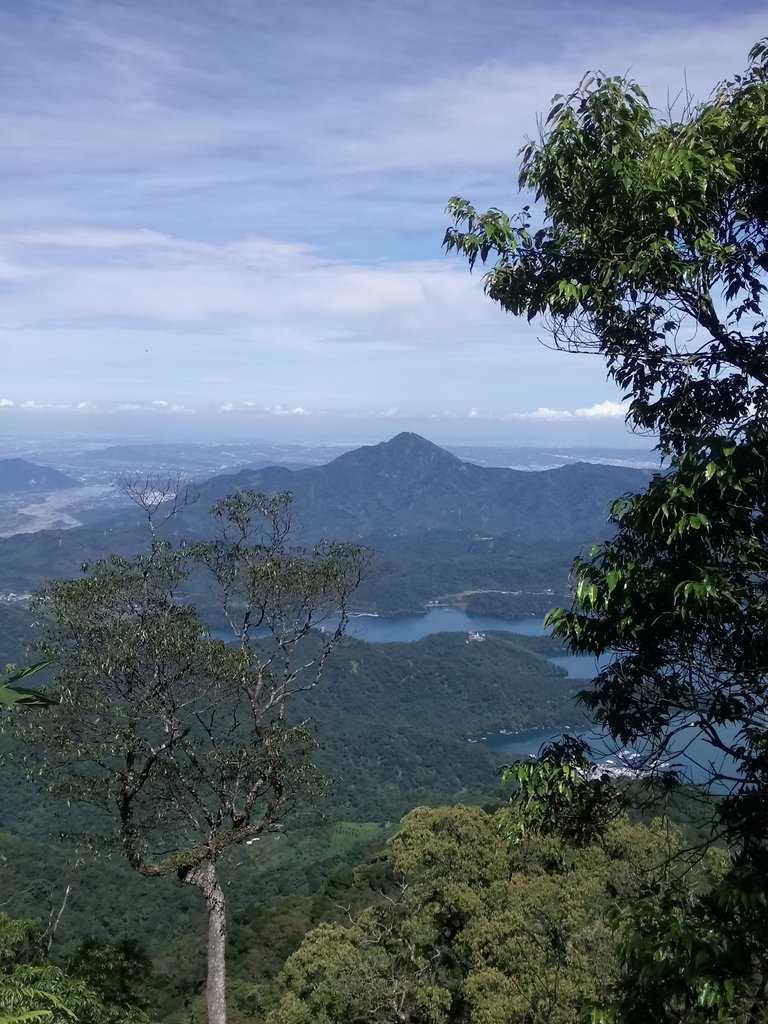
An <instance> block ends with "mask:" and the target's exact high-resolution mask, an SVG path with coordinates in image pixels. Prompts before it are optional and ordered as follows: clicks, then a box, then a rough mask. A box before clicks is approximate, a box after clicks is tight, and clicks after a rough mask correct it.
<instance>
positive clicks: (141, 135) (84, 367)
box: [0, 0, 764, 424]
mask: <svg viewBox="0 0 768 1024" xmlns="http://www.w3.org/2000/svg"><path fill="white" fill-rule="evenodd" d="M572 15H573V10H572V8H571V7H570V6H569V5H568V4H567V3H566V2H565V0H557V2H556V0H544V2H543V3H541V4H538V5H535V6H534V5H531V4H528V3H523V2H522V0H520V2H513V3H510V4H507V5H499V4H498V3H492V2H491V0H475V2H473V3H471V4H470V2H469V0H449V2H448V3H445V2H443V3H438V2H437V0H423V2H421V3H419V4H415V5H414V4H412V3H409V2H407V0H393V2H392V3H391V4H387V5H380V4H373V3H369V2H367V0H366V2H363V3H359V2H353V0H339V2H338V3H334V4H333V5H331V7H330V8H328V9H325V8H321V7H318V5H316V4H314V3H311V2H310V0H297V2H296V3H294V4H291V5H261V4H255V5H254V4H250V3H244V2H242V0H220V2H218V3H216V4H214V3H213V0H199V2H198V3H195V4H192V5H190V4H189V3H186V4H183V5H182V4H181V2H180V0H168V2H167V3H163V4H153V3H150V0H135V2H133V3H131V4H124V3H121V2H119V0H28V2H27V3H25V4H24V5H12V4H7V5H4V6H3V9H2V10H1V11H0V29H2V31H0V59H2V62H3V67H4V70H5V73H6V75H7V76H8V80H9V81H11V82H13V86H14V87H13V89H12V90H6V91H5V92H4V94H3V96H2V97H0V130H1V131H2V133H3V138H4V140H5V143H6V145H5V151H4V160H3V167H2V169H0V178H2V181H1V182H0V184H1V185H2V190H3V195H4V199H5V200H6V202H5V203H4V206H3V210H2V211H1V212H0V287H1V288H2V292H3V303H2V307H0V344H2V346H3V365H4V381H3V391H4V394H5V396H6V397H5V398H4V399H3V400H2V401H0V409H4V410H5V411H6V412H7V413H14V412H17V411H19V410H22V409H26V410H27V411H34V410H37V411H40V410H41V409H43V408H47V409H59V410H60V411H64V410H67V411H73V412H77V413H79V414H80V415H82V416H86V415H87V414H89V413H92V412H94V410H96V409H97V408H98V409H111V410H118V409H119V410H120V411H121V412H123V413H125V414H129V413H136V414H139V413H141V414H143V413H146V414H149V413H154V414H155V415H157V414H159V413H164V414H168V415H171V416H176V417H177V418H178V420H179V421H182V420H183V419H184V418H185V417H187V418H188V417H189V416H190V415H191V413H192V411H195V412H197V413H199V414H202V413H205V414H207V415H212V414H214V413H216V412H221V414H222V415H224V414H228V415H229V416H230V417H234V416H236V415H237V416H239V415H240V414H242V415H248V414H250V415H253V412H254V410H256V411H258V412H259V415H262V416H271V417H279V418H282V419H283V420H285V421H288V420H292V421H296V422H298V421H305V422H306V421H308V420H309V419H310V418H311V417H312V416H318V415H340V416H353V415H355V416H362V415H372V416H379V415H384V414H389V415H390V416H394V417H396V416H401V415H411V414H413V415H424V416H436V417H456V418H457V419H462V418H463V419H465V420H467V421H469V420H481V419H486V420H489V421H490V420H492V421H494V422H496V421H498V422H500V423H501V422H507V423H512V422H513V421H515V420H517V421H518V422H520V423H522V422H523V421H527V420H530V421H531V422H532V423H535V422H539V423H540V424H544V423H546V422H547V421H550V422H552V423H557V422H566V421H567V422H569V423H572V424H573V423H576V422H586V421H594V422H601V421H608V420H611V419H614V420H620V419H621V417H622V416H623V415H624V409H623V406H621V405H619V404H618V403H617V402H616V400H615V399H616V397H617V396H616V394H615V392H614V390H613V389H612V388H611V387H609V386H608V385H607V384H606V382H605V372H604V368H603V367H602V366H601V364H600V363H599V362H597V361H589V360H569V359H568V358H567V357H566V356H564V355H560V354H558V353H552V352H549V351H548V350H546V349H545V348H543V347H542V346H538V345H537V344H536V336H535V332H534V330H533V328H531V327H529V326H528V325H526V324H521V323H517V322H515V321H513V320H511V319H510V318H509V317H506V316H504V315H502V314H501V313H500V312H499V311H498V310H496V309H494V308H493V307H492V306H491V304H490V303H489V302H488V301H487V300H486V299H485V297H484V296H483V294H482V280H481V278H480V276H479V275H476V276H474V277H471V276H470V275H469V274H468V273H467V272H466V268H465V267H464V266H463V265H461V264H460V263H459V262H458V261H455V260H451V259H448V258H446V257H443V256H442V255H441V253H440V241H441V237H442V233H443V231H444V228H445V215H444V213H443V206H444V203H445V201H446V199H447V197H448V196H450V195H452V194H455V193H460V194H465V195H468V196H469V197H470V198H472V199H473V200H474V201H476V202H477V203H478V205H486V204H488V205H491V204H496V205H501V206H505V207H514V206H515V205H516V204H517V203H519V202H520V199H519V197H518V196H516V194H515V190H514V182H515V179H516V153H517V150H518V148H519V146H520V145H521V143H522V142H523V141H524V139H525V137H526V135H529V134H531V133H532V132H534V131H535V128H536V113H537V111H541V110H543V109H546V107H547V104H548V101H549V97H550V96H551V95H552V93H554V92H556V91H562V90H564V89H567V88H568V87H569V86H571V85H573V84H574V83H575V82H576V81H577V80H578V78H579V77H580V75H581V73H582V72H583V71H584V70H585V69H586V68H588V67H597V66H599V67H602V68H604V69H605V70H606V71H609V72H613V73H615V72H624V71H627V70H628V69H631V73H632V74H633V75H634V76H635V77H637V78H638V80H640V81H641V82H643V84H644V85H646V86H647V88H648V90H649V92H650V94H651V96H652V97H653V98H655V100H656V101H657V102H659V103H661V104H663V103H665V102H666V100H667V95H668V93H667V90H668V87H669V88H671V95H673V96H674V94H675V93H676V92H677V91H678V90H679V88H680V87H681V86H682V85H683V84H684V82H686V81H687V84H688V87H689V88H690V89H691V90H692V91H693V92H695V93H697V94H699V95H705V94H706V93H708V91H709V90H710V88H711V87H712V85H714V83H715V82H716V81H717V79H719V78H720V77H723V76H724V75H726V74H730V73H732V72H734V71H737V70H738V69H740V68H741V67H743V64H744V60H745V55H746V51H747V49H748V48H749V46H750V45H751V43H752V42H754V40H755V39H756V38H758V36H759V35H760V34H762V32H763V30H764V24H763V22H764V10H763V6H762V4H758V3H752V2H746V3H743V4H742V5H740V8H739V11H738V12H732V11H725V10H722V9H721V8H719V7H717V6H716V5H714V4H708V3H704V4H700V3H699V4H693V3H692V2H691V0H681V3H679V4H676V5H675V8H674V11H673V12H672V13H670V11H669V10H668V9H665V8H662V6H661V5H660V4H659V5H656V4H655V3H650V4H648V5H646V6H645V7H644V8H643V11H642V14H640V13H637V14H633V13H632V12H631V11H630V9H629V8H627V7H624V6H623V5H607V4H601V3H597V2H594V0H592V2H591V3H588V4H583V5H580V8H579V17H578V19H577V20H574V18H573V16H572ZM684 75H685V77H684ZM473 409H474V410H475V411H476V415H474V416H472V415H470V413H471V411H472V410H473ZM531 409H532V410H534V411H533V412H531V411H528V410H531ZM376 410H381V412H376ZM392 410H394V412H392Z"/></svg>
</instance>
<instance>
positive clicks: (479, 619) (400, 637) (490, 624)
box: [347, 608, 596, 679]
mask: <svg viewBox="0 0 768 1024" xmlns="http://www.w3.org/2000/svg"><path fill="white" fill-rule="evenodd" d="M493 630H498V631H500V632H503V633H522V634H524V635H525V636H543V635H544V633H545V630H544V620H543V618H542V616H540V615H517V616H516V617H515V618H513V619H498V618H494V617H493V616H492V615H468V614H467V613H466V612H462V611H459V609H458V608H430V609H429V610H428V611H426V612H425V613H424V614H423V615H394V616H392V617H386V616H378V615H353V616H352V617H351V618H350V620H349V627H348V629H347V633H348V634H349V635H350V636H353V637H355V638H356V639H357V640H364V641H365V642H366V643H369V644H394V643H406V642H408V641H412V640H421V639H422V638H423V637H425V636H431V635H432V634H433V633H469V632H475V633H487V632H492V631H493ZM549 660H550V661H551V662H552V663H553V664H554V665H558V666H560V668H563V669H565V671H566V673H567V674H568V675H569V676H570V677H571V678H572V679H591V678H592V676H593V675H595V671H596V663H595V659H594V658H590V657H587V656H585V655H574V654H562V655H556V656H554V657H552V658H550V659H549Z"/></svg>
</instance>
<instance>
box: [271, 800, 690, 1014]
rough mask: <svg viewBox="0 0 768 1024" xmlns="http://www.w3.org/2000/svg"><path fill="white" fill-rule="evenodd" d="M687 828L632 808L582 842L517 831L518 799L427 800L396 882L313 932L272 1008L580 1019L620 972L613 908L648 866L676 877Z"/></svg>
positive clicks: (406, 824)
mask: <svg viewBox="0 0 768 1024" xmlns="http://www.w3.org/2000/svg"><path fill="white" fill-rule="evenodd" d="M679 842H680V836H679V834H678V833H677V832H676V830H674V829H667V827H666V826H664V825H662V824H661V823H657V824H656V825H655V826H654V827H653V828H646V827H644V826H630V825H628V823H627V822H626V821H617V822H614V823H613V824H612V825H611V827H610V828H609V829H608V830H607V832H606V834H605V835H604V837H603V838H602V840H601V841H600V842H596V843H592V844H588V845H585V846H582V847H580V848H575V847H571V846H569V845H568V844H566V843H564V842H563V841H562V840H561V838H560V837H557V836H554V835H552V836H548V837H543V836H541V835H527V836H526V837H525V838H524V839H523V840H522V841H517V829H516V828H515V822H514V821H512V822H511V821H510V813H509V812H508V811H506V810H504V811H501V812H497V813H496V814H494V815H489V814H486V813H485V812H484V811H482V810H481V809H480V808H475V807H442V808H437V809H432V808H426V807H420V808H417V809H416V810H414V811H412V812H411V813H410V814H409V815H407V816H406V817H405V818H404V819H403V821H402V823H401V827H400V831H399V832H398V834H397V835H396V836H395V837H394V839H393V840H392V841H391V843H390V850H389V859H390V861H391V865H392V870H393V872H394V876H395V879H396V880H397V883H398V884H397V886H396V887H395V888H394V889H393V891H391V892H388V893H387V894H386V895H385V896H384V898H382V899H381V900H380V901H379V902H378V904H377V905H375V906H370V907H367V908H365V909H364V910H363V911H362V912H361V913H359V914H357V915H355V916H354V918H352V919H351V920H350V921H348V922H347V923H346V924H342V923H336V924H322V925H320V926H319V927H318V928H316V929H315V930H314V931H311V932H309V934H308V935H307V936H306V937H305V939H304V941H303V943H302V945H301V946H300V948H299V949H298V950H297V951H296V953H294V954H293V955H292V956H291V957H289V958H288V960H287V961H286V964H285V966H284V968H283V970H282V972H281V974H280V975H279V977H278V978H277V979H276V982H275V983H274V984H273V985H272V986H271V987H270V988H267V989H266V991H265V992H264V995H263V1005H264V1007H265V1009H266V1014H265V1016H266V1019H267V1021H268V1022H269V1024H297V1022H301V1021H310V1020H311V1021H323V1022H324V1024H348V1022H353V1021H360V1022H362V1021H365V1022H369V1024H375V1022H382V1024H384V1022H390V1021H419V1022H421V1024H451V1022H459V1021H467V1020H472V1021H484V1022H486V1024H571V1022H573V1021H576V1020H580V1019H582V1015H583V1013H584V1011H585V1009H588V1008H589V1006H590V1005H591V1004H593V1003H594V1002H595V1001H596V1000H597V999H599V998H600V996H601V995H604V994H606V993H608V992H609V991H610V988H611V983H612V981H613V980H614V979H615V977H616V975H617V972H618V962H617V958H616V956H615V950H614V946H615V943H614V939H613V935H612V933H611V929H610V927H609V924H608V913H609V912H610V911H611V910H612V909H614V908H620V907H623V906H626V905H627V903H629V902H630V901H631V900H633V899H634V898H636V896H637V894H638V893H639V892H640V891H641V889H642V886H643V885H644V884H645V878H646V875H647V873H648V871H649V870H652V869H653V870H657V871H658V873H659V878H660V879H662V880H664V879H665V874H666V872H665V867H664V865H665V862H666V860H667V858H668V855H669V853H670V850H672V849H674V848H675V846H676V844H678V843H679ZM663 888H666V883H665V884H664V885H663ZM270 1003H271V1004H272V1005H271V1007H270Z"/></svg>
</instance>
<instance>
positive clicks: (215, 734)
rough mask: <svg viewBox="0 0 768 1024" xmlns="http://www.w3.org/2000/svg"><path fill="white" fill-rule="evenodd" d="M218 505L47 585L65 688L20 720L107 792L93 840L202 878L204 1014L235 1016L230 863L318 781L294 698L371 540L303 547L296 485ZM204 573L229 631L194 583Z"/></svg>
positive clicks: (326, 645)
mask: <svg viewBox="0 0 768 1024" xmlns="http://www.w3.org/2000/svg"><path fill="white" fill-rule="evenodd" d="M160 507H161V514H162V513H164V511H165V509H164V507H163V506H160ZM211 513H212V516H213V518H214V520H215V522H216V523H217V524H218V534H217V536H216V537H215V538H214V539H213V540H211V541H209V542H204V543H199V544H196V545H191V546H183V545H182V546H173V545H171V544H170V543H168V542H167V541H163V540H160V539H158V535H157V533H154V532H153V539H152V543H151V546H150V548H149V551H148V552H147V553H146V554H143V555H140V556H138V557H136V558H134V559H125V558H120V557H117V556H113V557H111V558H109V559H106V560H102V561H97V562H95V563H93V564H91V565H86V566H85V567H84V570H85V572H84V576H83V578H81V579H77V580H67V581H63V582H55V583H52V584H50V585H49V586H48V587H47V588H46V589H45V590H44V591H43V592H42V593H41V594H39V595H38V597H37V599H36V602H35V606H36V608H37V610H38V611H39V613H40V615H41V617H42V620H43V623H44V628H45V633H44V637H43V639H42V640H41V642H40V644H39V646H40V649H41V650H42V652H43V653H44V657H45V658H46V660H48V661H50V662H51V663H52V665H53V666H54V667H55V670H56V676H55V680H54V686H53V687H52V689H51V691H50V692H51V693H52V695H53V696H54V697H55V698H56V699H57V701H58V703H57V705H56V707H55V709H53V711H51V710H49V711H48V712H47V713H45V714H38V715H35V716H33V715H31V713H29V714H26V715H25V716H23V717H20V719H19V721H18V723H17V731H18V732H19V733H20V734H21V735H22V736H23V737H24V738H25V740H26V742H27V743H29V742H34V743H35V744H36V745H35V747H34V748H31V751H30V754H29V756H28V765H29V769H30V772H31V773H33V774H35V775H36V776H38V777H39V778H40V780H41V782H42V783H43V785H45V786H46V787H47V788H48V789H49V790H51V791H53V792H55V793H57V794H58V795H59V796H61V797H64V798H66V799H67V800H71V801H75V802H85V803H87V804H89V805H92V806H95V807H96V808H97V809H98V810H97V817H96V819H95V822H96V824H94V826H93V827H91V822H90V821H89V823H88V831H89V835H88V838H89V840H90V841H91V842H92V843H94V844H100V843H116V844H117V845H118V847H119V848H120V849H121V850H122V852H123V853H124V855H125V856H126V857H127V859H128V861H129V863H130V865H131V866H132V867H133V868H134V869H135V870H136V871H138V872H140V873H141V874H143V875H145V876H149V877H160V876H167V875H176V877H177V878H178V879H179V880H180V881H181V882H183V883H185V884H189V885H193V886H195V887H197V888H198V889H199V890H200V891H201V892H202V894H203V896H204V898H205V901H206V907H207V911H208V980H207V989H206V998H207V1008H208V1018H209V1021H211V1022H212V1024H223V1022H224V1021H225V1019H226V998H225V982H226V970H225V951H226V908H225V899H224V892H223V889H222V887H221V884H220V882H219V879H218V875H217V868H218V864H219V862H220V860H221V859H222V858H223V857H224V856H225V854H226V852H227V851H228V850H230V849H231V848H232V847H234V846H237V845H238V844H240V843H242V842H244V841H245V840H247V839H249V838H252V837H254V836H257V835H259V834H260V833H264V832H266V831H269V830H274V829H281V828H282V827H283V819H284V817H285V815H286V814H287V813H288V812H289V811H290V810H291V809H292V808H293V807H294V806H295V804H296V803H297V802H298V801H299V800H301V799H302V798H303V797H306V795H307V794H308V793H311V792H312V790H313V787H314V786H315V785H316V784H318V782H319V775H318V773H317V772H316V771H315V770H314V769H313V766H312V763H311V752H312V748H313V736H312V731H311V724H310V723H309V722H308V721H298V720H295V719H293V718H292V717H291V715H290V708H289V705H290V701H291V698H292V697H293V696H294V695H295V694H297V693H299V692H301V691H306V690H308V689H311V688H313V687H314V686H316V685H317V684H318V682H319V681H320V677H321V674H322V670H323V666H324V663H325V660H326V658H327V657H328V655H329V654H330V653H331V651H332V650H333V648H334V647H335V646H336V644H337V643H338V641H339V639H340V638H341V636H342V634H343V632H344V629H345V627H346V624H347V608H348V602H349V598H350V596H351V594H352V593H353V591H354V590H355V588H356V587H357V585H358V584H359V582H360V581H361V578H362V575H363V573H364V571H365V568H366V555H365V553H364V551H362V549H360V548H357V547H354V546H351V545H342V544H321V545H319V546H318V547H317V548H315V549H314V550H313V551H311V552H305V551H299V550H295V549H292V548H291V547H290V546H289V540H290V531H291V515H290V496H289V495H281V496H279V497H276V498H267V497H265V496H264V495H260V494H255V493H252V492H245V493H241V494H236V495H233V496H231V497H229V498H226V499H224V500H223V501H221V502H219V503H218V504H216V505H215V506H213V508H212V509H211ZM201 573H206V574H208V576H209V577H210V579H211V581H212V583H213V587H214V592H215V593H216V594H217V596H218V601H219V604H220V607H221V608H222V609H223V612H224V614H225V616H226V618H227V620H228V622H229V624H230V628H231V636H230V642H229V643H226V642H225V641H224V640H223V639H220V638H217V637H214V636H212V635H211V633H210V630H209V629H208V627H207V626H206V624H205V622H204V621H203V620H202V619H201V617H200V616H199V614H198V613H197V611H196V610H195V609H194V608H193V607H192V606H191V605H190V604H189V603H187V601H186V600H185V589H186V588H188V587H189V586H190V585H191V582H192V578H193V577H199V576H200V574H201ZM197 585H198V586H199V582H198V583H197ZM328 622H330V623H331V627H330V629H328V630H327V631H324V632H322V633H320V632H318V631H317V630H316V628H315V627H317V626H319V624H321V623H328ZM98 826H101V828H99V827H98Z"/></svg>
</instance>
